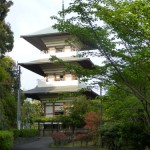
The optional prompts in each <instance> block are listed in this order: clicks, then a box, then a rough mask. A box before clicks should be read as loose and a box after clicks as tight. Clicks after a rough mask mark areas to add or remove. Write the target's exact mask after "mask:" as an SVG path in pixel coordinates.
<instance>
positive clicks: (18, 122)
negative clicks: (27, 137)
mask: <svg viewBox="0 0 150 150" xmlns="http://www.w3.org/2000/svg"><path fill="white" fill-rule="evenodd" d="M17 73H18V102H17V129H18V130H20V126H21V125H20V124H21V121H20V66H19V65H18V64H17Z"/></svg>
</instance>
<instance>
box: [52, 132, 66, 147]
mask: <svg viewBox="0 0 150 150" xmlns="http://www.w3.org/2000/svg"><path fill="white" fill-rule="evenodd" d="M52 138H53V140H54V144H55V145H61V144H65V143H66V139H67V136H66V135H65V133H63V132H54V133H53V134H52Z"/></svg>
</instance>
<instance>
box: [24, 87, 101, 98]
mask: <svg viewBox="0 0 150 150" xmlns="http://www.w3.org/2000/svg"><path fill="white" fill-rule="evenodd" d="M80 91H81V93H83V94H86V95H87V96H88V97H91V98H95V97H96V96H98V94H97V93H95V92H94V91H92V90H90V89H87V88H85V89H83V88H82V87H80V86H58V87H37V86H36V87H35V88H33V89H31V90H27V91H24V94H25V96H26V97H29V98H33V99H38V100H40V99H41V98H50V97H55V96H58V95H59V94H63V93H74V92H80Z"/></svg>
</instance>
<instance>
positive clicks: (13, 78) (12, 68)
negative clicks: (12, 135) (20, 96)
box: [0, 57, 17, 129]
mask: <svg viewBox="0 0 150 150" xmlns="http://www.w3.org/2000/svg"><path fill="white" fill-rule="evenodd" d="M0 70H1V71H0V108H1V109H0V120H1V122H0V126H1V127H0V128H6V129H7V128H10V127H14V128H15V127H16V118H17V117H16V110H17V108H16V105H17V100H16V99H17V71H16V64H15V62H14V61H13V60H12V59H11V58H10V57H2V58H0Z"/></svg>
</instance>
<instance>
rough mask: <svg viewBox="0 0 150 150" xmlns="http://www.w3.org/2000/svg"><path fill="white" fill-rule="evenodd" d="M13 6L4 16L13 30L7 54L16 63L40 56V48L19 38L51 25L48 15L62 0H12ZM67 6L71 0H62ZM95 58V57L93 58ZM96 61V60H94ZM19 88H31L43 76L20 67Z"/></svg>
mask: <svg viewBox="0 0 150 150" xmlns="http://www.w3.org/2000/svg"><path fill="white" fill-rule="evenodd" d="M12 1H13V2H14V4H13V6H11V8H10V12H9V13H8V16H7V18H6V21H7V22H9V23H10V25H11V29H12V31H13V32H14V48H13V50H12V52H11V53H9V55H10V56H11V57H12V58H13V59H14V60H15V61H16V62H18V63H22V62H28V61H32V60H35V59H38V58H40V54H41V53H40V50H38V49H36V48H35V47H34V46H32V45H31V44H30V43H28V42H26V41H25V40H24V39H22V38H20V36H21V35H27V34H30V33H33V32H36V31H38V30H41V29H44V28H47V27H50V26H52V25H53V24H54V23H55V22H54V21H53V20H51V19H50V16H53V15H57V12H58V11H59V10H61V9H62V0H12ZM64 1H65V6H68V4H69V2H70V1H71V0H64ZM94 60H95V59H94ZM95 62H97V60H95ZM21 72H22V74H21V88H22V89H23V90H28V89H32V88H34V87H35V86H36V85H37V79H40V78H43V77H41V76H39V75H37V74H35V73H33V72H31V71H29V70H27V69H24V68H23V67H22V68H21Z"/></svg>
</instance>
